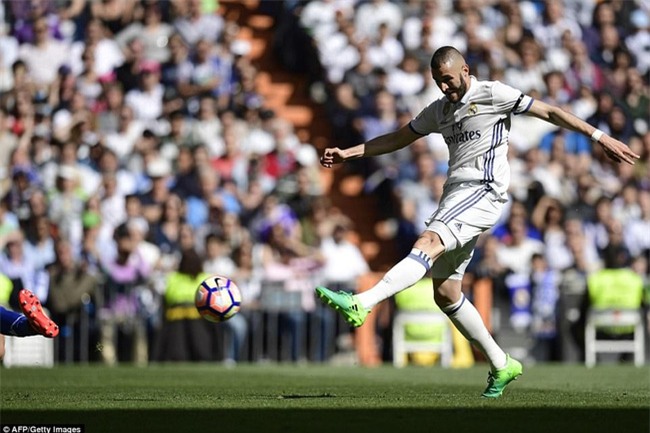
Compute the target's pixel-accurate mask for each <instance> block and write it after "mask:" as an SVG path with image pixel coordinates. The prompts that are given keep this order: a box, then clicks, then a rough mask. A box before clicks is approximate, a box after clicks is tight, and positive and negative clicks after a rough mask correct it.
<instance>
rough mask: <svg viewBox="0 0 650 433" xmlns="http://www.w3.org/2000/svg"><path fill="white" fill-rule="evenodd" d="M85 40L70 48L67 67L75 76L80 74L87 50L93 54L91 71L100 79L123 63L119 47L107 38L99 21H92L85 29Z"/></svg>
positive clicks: (75, 43) (104, 29) (104, 28)
mask: <svg viewBox="0 0 650 433" xmlns="http://www.w3.org/2000/svg"><path fill="white" fill-rule="evenodd" d="M85 30H86V31H85V38H84V40H82V41H77V42H74V43H73V44H72V46H71V47H70V63H69V64H68V66H69V67H70V69H71V71H72V72H73V73H74V74H75V75H79V73H81V72H82V56H83V53H84V52H86V51H87V50H92V52H93V53H94V62H93V64H92V67H93V69H92V71H93V72H94V73H95V74H96V75H97V76H98V77H102V76H105V75H106V74H109V73H111V72H113V70H114V69H115V68H117V67H119V66H120V65H122V63H123V62H124V55H123V54H122V50H121V47H120V46H119V45H118V44H117V42H115V41H114V40H113V39H111V38H109V37H107V35H106V33H107V31H106V27H104V24H103V23H102V22H101V20H99V19H92V20H90V21H89V22H88V25H87V26H86V29H85Z"/></svg>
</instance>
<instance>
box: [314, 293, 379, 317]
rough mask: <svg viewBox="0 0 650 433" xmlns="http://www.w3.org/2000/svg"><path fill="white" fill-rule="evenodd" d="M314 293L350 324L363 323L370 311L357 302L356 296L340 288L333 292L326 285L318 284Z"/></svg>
mask: <svg viewBox="0 0 650 433" xmlns="http://www.w3.org/2000/svg"><path fill="white" fill-rule="evenodd" d="M316 294H317V295H318V297H319V298H321V300H322V301H323V302H324V303H326V304H327V305H329V306H330V307H332V308H334V309H335V310H336V311H339V312H340V313H341V314H342V315H343V317H344V318H345V321H346V322H348V323H349V324H350V325H352V326H361V325H363V322H364V321H365V320H366V317H367V316H368V313H370V310H369V309H366V308H363V307H362V306H361V304H359V302H357V298H356V297H355V296H354V295H351V294H350V293H348V292H344V291H342V290H339V291H338V292H333V291H331V290H330V289H328V288H326V287H322V286H318V287H316Z"/></svg>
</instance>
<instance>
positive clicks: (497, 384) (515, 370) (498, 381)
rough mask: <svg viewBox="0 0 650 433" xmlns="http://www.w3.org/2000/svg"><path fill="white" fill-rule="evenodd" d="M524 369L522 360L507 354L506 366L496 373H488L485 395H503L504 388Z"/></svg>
mask: <svg viewBox="0 0 650 433" xmlns="http://www.w3.org/2000/svg"><path fill="white" fill-rule="evenodd" d="M523 371H524V369H523V367H522V365H521V362H519V361H517V360H516V359H514V358H511V357H510V355H507V354H506V366H505V367H503V368H500V369H499V370H497V371H496V372H494V373H492V372H489V373H488V380H487V381H488V386H487V388H485V391H483V394H482V395H483V397H487V398H498V397H501V394H503V390H504V389H505V388H506V386H507V385H508V384H509V383H510V382H512V381H513V380H516V379H517V378H518V377H519V376H521V374H522V373H523Z"/></svg>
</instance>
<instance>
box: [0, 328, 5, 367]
mask: <svg viewBox="0 0 650 433" xmlns="http://www.w3.org/2000/svg"><path fill="white" fill-rule="evenodd" d="M4 358H5V336H4V335H3V334H0V361H2V360H3V359H4Z"/></svg>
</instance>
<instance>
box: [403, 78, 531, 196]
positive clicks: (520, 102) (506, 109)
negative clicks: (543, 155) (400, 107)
mask: <svg viewBox="0 0 650 433" xmlns="http://www.w3.org/2000/svg"><path fill="white" fill-rule="evenodd" d="M532 103H533V99H532V98H531V97H530V96H526V95H524V94H523V93H522V92H521V91H519V90H517V89H515V88H513V87H510V86H508V85H505V84H503V83H501V82H499V81H478V80H477V79H476V78H475V77H471V84H470V86H469V89H467V92H466V93H465V96H463V98H462V99H461V100H460V101H459V102H458V103H456V104H453V103H451V102H449V101H448V100H447V98H446V97H443V98H440V99H438V100H436V101H433V102H432V103H431V104H429V105H428V106H427V107H425V108H424V109H423V110H422V111H421V112H420V114H418V115H417V116H416V117H415V118H414V119H413V120H411V122H410V123H409V126H410V128H411V130H413V132H415V133H416V134H420V135H428V134H431V133H433V132H438V133H441V134H442V136H443V137H444V139H445V142H446V143H447V146H448V147H449V170H448V171H447V185H448V186H449V185H453V184H456V183H459V182H471V181H476V182H483V183H488V184H490V186H491V187H492V188H493V189H494V190H495V191H496V192H497V193H498V194H499V195H501V196H502V197H505V194H506V192H507V190H508V185H509V182H510V168H509V166H508V156H507V155H508V134H509V132H510V114H511V113H514V114H522V113H525V112H526V111H528V109H529V108H530V106H531V105H532Z"/></svg>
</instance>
